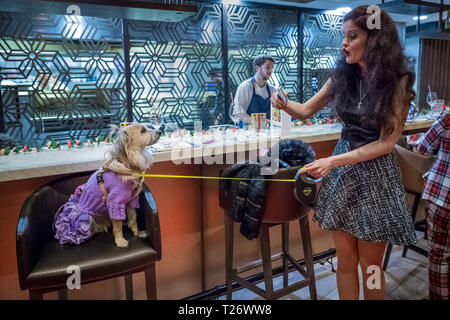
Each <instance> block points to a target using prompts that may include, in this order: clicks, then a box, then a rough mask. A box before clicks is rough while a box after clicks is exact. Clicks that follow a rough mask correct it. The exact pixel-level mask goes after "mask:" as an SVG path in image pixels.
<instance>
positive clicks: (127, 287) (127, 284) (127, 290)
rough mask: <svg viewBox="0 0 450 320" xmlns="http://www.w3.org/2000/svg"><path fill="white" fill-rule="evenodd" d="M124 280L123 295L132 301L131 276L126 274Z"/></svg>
mask: <svg viewBox="0 0 450 320" xmlns="http://www.w3.org/2000/svg"><path fill="white" fill-rule="evenodd" d="M124 278H125V293H126V299H127V300H133V275H132V274H131V273H130V274H127V275H125V276H124Z"/></svg>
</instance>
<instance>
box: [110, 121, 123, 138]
mask: <svg viewBox="0 0 450 320" xmlns="http://www.w3.org/2000/svg"><path fill="white" fill-rule="evenodd" d="M109 128H110V130H109V134H108V136H109V137H111V136H112V135H117V133H118V132H119V130H120V128H119V127H118V126H116V125H115V124H110V125H109Z"/></svg>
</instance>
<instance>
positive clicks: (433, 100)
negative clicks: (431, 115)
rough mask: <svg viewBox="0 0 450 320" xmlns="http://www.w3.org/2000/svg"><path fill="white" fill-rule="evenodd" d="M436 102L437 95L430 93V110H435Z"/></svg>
mask: <svg viewBox="0 0 450 320" xmlns="http://www.w3.org/2000/svg"><path fill="white" fill-rule="evenodd" d="M436 101H437V93H436V92H431V91H428V94H427V103H428V104H429V106H430V110H431V109H433V107H434V105H435V104H436Z"/></svg>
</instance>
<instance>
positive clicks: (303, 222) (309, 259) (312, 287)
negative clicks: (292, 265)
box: [299, 215, 317, 300]
mask: <svg viewBox="0 0 450 320" xmlns="http://www.w3.org/2000/svg"><path fill="white" fill-rule="evenodd" d="M299 223H300V231H301V234H302V242H303V253H304V255H305V265H306V268H307V272H308V278H309V294H310V297H311V300H317V292H316V277H315V275H314V261H313V254H312V246H311V234H310V231H309V222H308V215H305V216H304V217H302V218H300V219H299Z"/></svg>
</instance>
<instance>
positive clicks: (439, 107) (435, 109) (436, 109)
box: [431, 100, 445, 119]
mask: <svg viewBox="0 0 450 320" xmlns="http://www.w3.org/2000/svg"><path fill="white" fill-rule="evenodd" d="M444 104H445V101H444V100H436V103H435V104H434V105H433V106H432V107H431V114H432V116H433V118H435V119H437V118H438V117H439V116H440V115H441V112H442V111H443V110H444Z"/></svg>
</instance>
